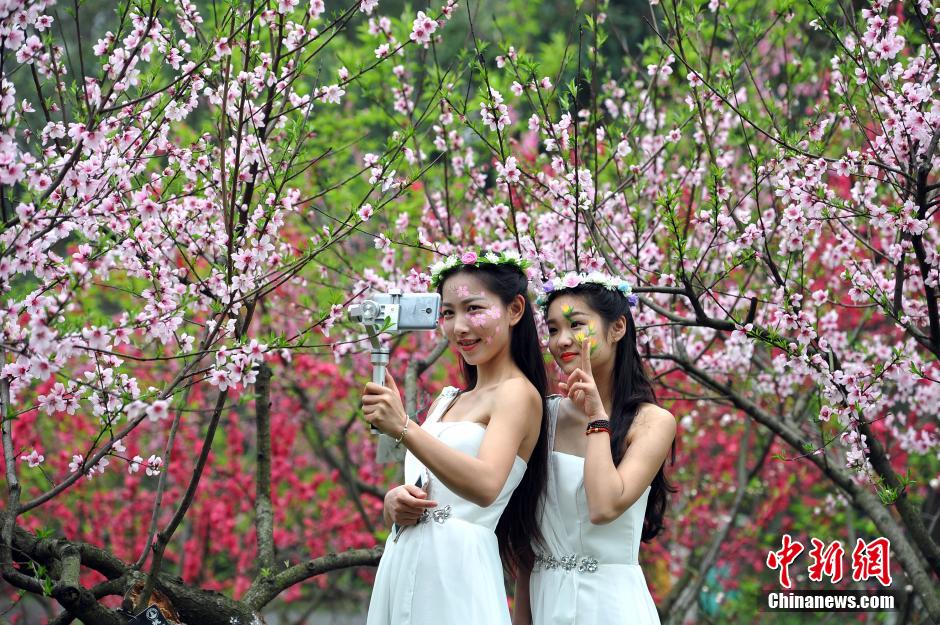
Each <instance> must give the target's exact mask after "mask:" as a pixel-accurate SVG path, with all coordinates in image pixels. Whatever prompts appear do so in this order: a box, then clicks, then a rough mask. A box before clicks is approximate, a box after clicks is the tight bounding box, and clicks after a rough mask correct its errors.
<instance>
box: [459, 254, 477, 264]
mask: <svg viewBox="0 0 940 625" xmlns="http://www.w3.org/2000/svg"><path fill="white" fill-rule="evenodd" d="M460 262H462V263H463V264H464V265H472V264H474V263H476V262H477V255H476V252H464V253H463V255H462V256H461V257H460Z"/></svg>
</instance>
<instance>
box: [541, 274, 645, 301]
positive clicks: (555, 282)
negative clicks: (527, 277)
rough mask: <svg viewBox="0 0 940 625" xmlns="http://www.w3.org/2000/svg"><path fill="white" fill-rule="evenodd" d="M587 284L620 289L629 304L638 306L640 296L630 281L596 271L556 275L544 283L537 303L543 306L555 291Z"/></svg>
mask: <svg viewBox="0 0 940 625" xmlns="http://www.w3.org/2000/svg"><path fill="white" fill-rule="evenodd" d="M585 284H596V285H597V286H602V287H604V288H605V289H607V290H608V291H620V292H621V293H623V296H624V297H626V298H627V305H629V306H631V307H632V306H636V305H637V303H638V302H639V298H638V297H637V296H636V294H635V293H633V288H632V287H631V286H630V283H629V282H627V281H626V280H624V279H622V278H615V277H614V276H609V275H607V274H603V273H600V272H598V271H594V272H591V273H575V272H573V271H569V272H568V273H566V274H565V275H563V276H556V277H554V278H552V279H551V280H548V281H547V282H545V284H543V285H542V292H541V293H539V295H538V297H536V298H535V303H536V304H537V305H538V306H541V307H542V308H544V307H545V305H546V304H547V303H548V297H549V295H551V294H552V293H554V292H555V291H563V290H565V289H573V288H576V287H579V286H584V285H585Z"/></svg>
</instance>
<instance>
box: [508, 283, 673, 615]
mask: <svg viewBox="0 0 940 625" xmlns="http://www.w3.org/2000/svg"><path fill="white" fill-rule="evenodd" d="M545 290H546V291H547V294H546V295H545V296H542V297H540V298H539V299H540V304H542V306H543V310H544V311H545V312H546V321H547V325H548V332H549V350H550V351H551V354H552V356H553V357H554V358H555V362H557V363H558V365H559V366H560V367H561V369H562V371H563V372H564V374H565V376H566V379H565V382H563V383H562V384H561V385H560V387H561V390H562V391H563V392H564V393H566V395H567V397H564V398H562V397H559V396H552V397H550V398H549V400H548V413H547V414H548V419H547V420H548V422H549V424H548V425H549V449H550V450H551V451H550V460H549V479H548V487H547V491H546V496H545V500H544V505H543V507H542V508H541V514H540V529H541V534H542V536H543V538H544V540H543V543H542V545H540V546H538V547H536V550H537V553H536V560H535V565H534V567H533V568H532V569H531V570H530V571H522V573H521V574H520V575H518V576H517V581H516V607H515V612H514V614H513V623H514V625H530V624H531V625H627V624H629V625H651V624H658V623H659V616H658V613H657V611H656V606H655V605H654V603H653V600H652V597H651V596H650V593H649V589H648V587H647V585H646V580H645V578H644V575H643V571H642V569H641V568H640V566H639V563H638V556H639V548H640V541H641V540H643V541H649V540H650V539H652V538H653V537H654V536H656V535H657V534H658V533H659V532H660V531H661V530H662V528H663V516H664V512H665V507H666V495H667V492H669V491H670V490H672V487H671V486H669V484H668V482H667V481H666V478H665V475H664V472H663V468H664V466H665V460H666V457H667V455H668V453H669V450H670V448H671V446H672V444H673V439H674V438H675V433H676V421H675V419H674V418H673V416H672V415H671V414H670V413H669V412H667V411H666V410H663V409H662V408H659V407H658V406H656V404H655V396H654V393H653V388H652V385H651V384H650V381H649V378H648V377H647V375H646V373H645V371H644V367H643V363H642V361H641V360H640V354H639V352H638V351H637V347H636V328H635V325H634V322H633V317H632V315H631V314H630V304H631V303H633V302H635V301H636V299H635V296H633V295H631V294H630V293H629V287H628V286H627V285H626V283H624V282H622V281H620V280H617V279H613V278H610V277H606V276H602V275H599V274H590V275H584V274H568V275H567V276H565V277H564V278H561V279H556V280H555V281H553V282H550V283H547V284H546V286H545Z"/></svg>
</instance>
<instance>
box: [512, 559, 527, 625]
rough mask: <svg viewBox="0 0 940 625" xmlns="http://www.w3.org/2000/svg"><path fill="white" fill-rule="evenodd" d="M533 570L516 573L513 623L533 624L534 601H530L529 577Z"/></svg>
mask: <svg viewBox="0 0 940 625" xmlns="http://www.w3.org/2000/svg"><path fill="white" fill-rule="evenodd" d="M531 573H532V572H531V571H529V570H525V571H521V572H519V574H518V575H516V591H515V593H513V596H514V597H515V600H516V601H515V606H514V609H513V611H512V625H532V603H531V602H530V601H529V577H530V576H531Z"/></svg>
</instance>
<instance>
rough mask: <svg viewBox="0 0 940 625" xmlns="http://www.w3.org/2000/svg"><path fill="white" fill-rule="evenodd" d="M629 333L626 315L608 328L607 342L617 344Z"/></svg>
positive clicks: (618, 318) (621, 316)
mask: <svg viewBox="0 0 940 625" xmlns="http://www.w3.org/2000/svg"><path fill="white" fill-rule="evenodd" d="M626 333H627V318H626V316H624V315H620V316H619V317H617V320H616V321H614V322H613V323H612V324H610V327H608V328H607V342H608V343H616V342H617V341H619V340H620V339H622V338H623V336H624V335H625V334H626Z"/></svg>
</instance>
